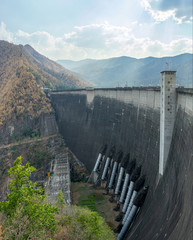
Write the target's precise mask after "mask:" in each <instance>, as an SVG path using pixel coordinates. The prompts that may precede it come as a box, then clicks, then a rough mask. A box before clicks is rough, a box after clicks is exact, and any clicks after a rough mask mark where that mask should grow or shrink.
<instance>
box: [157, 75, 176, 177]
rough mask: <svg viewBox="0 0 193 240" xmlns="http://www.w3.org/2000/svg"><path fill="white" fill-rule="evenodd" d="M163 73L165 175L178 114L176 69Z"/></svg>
mask: <svg viewBox="0 0 193 240" xmlns="http://www.w3.org/2000/svg"><path fill="white" fill-rule="evenodd" d="M161 75H162V76H161V96H160V100H161V102H160V154H159V174H160V175H163V173H164V169H165V165H166V161H167V158H168V154H169V149H170V144H171V140H172V133H173V128H174V121H175V114H176V71H162V72H161Z"/></svg>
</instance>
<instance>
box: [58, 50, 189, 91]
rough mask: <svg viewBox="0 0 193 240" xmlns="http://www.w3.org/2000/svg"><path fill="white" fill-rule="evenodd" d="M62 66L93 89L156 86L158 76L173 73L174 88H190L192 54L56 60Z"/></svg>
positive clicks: (158, 80) (158, 79) (159, 77)
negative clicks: (164, 71)
mask: <svg viewBox="0 0 193 240" xmlns="http://www.w3.org/2000/svg"><path fill="white" fill-rule="evenodd" d="M57 62H58V63H60V64H61V65H62V66H64V67H66V68H68V69H69V70H70V71H72V72H73V74H75V75H77V76H78V77H79V78H81V79H82V81H83V80H84V81H85V82H90V84H92V85H93V86H95V87H118V86H121V87H124V86H125V85H128V86H141V85H143V86H149V85H153V86H157V85H158V84H159V82H160V79H161V75H160V72H161V71H163V70H176V71H177V73H176V76H177V84H179V85H181V86H184V87H193V81H192V79H193V54H189V53H184V54H181V55H177V56H174V57H162V58H155V57H147V58H141V59H137V58H131V57H127V56H122V57H115V58H109V59H101V60H94V59H86V60H81V61H70V60H58V61H57Z"/></svg>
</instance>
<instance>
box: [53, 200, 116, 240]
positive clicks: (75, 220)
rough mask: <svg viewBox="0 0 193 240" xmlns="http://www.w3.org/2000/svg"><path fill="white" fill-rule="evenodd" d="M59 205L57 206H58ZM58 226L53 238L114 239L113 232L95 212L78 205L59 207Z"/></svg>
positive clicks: (74, 239)
mask: <svg viewBox="0 0 193 240" xmlns="http://www.w3.org/2000/svg"><path fill="white" fill-rule="evenodd" d="M58 207H59V206H58ZM59 209H60V214H59V215H58V216H57V219H58V221H59V224H60V227H59V228H58V231H57V234H56V235H55V237H54V239H56V240H59V239H61V240H62V239H68V240H114V239H115V238H114V236H113V232H112V231H111V230H110V228H109V227H108V225H107V224H106V222H105V221H104V219H103V218H102V217H100V216H99V215H98V213H97V212H92V211H90V210H89V209H85V208H82V207H78V206H66V205H64V204H63V206H62V207H59Z"/></svg>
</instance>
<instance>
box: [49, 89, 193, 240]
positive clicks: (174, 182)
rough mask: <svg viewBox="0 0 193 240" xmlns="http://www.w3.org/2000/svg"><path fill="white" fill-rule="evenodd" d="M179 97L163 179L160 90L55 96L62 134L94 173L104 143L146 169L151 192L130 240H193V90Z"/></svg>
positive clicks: (181, 90) (131, 230)
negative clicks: (128, 156)
mask: <svg viewBox="0 0 193 240" xmlns="http://www.w3.org/2000/svg"><path fill="white" fill-rule="evenodd" d="M176 97H177V99H176V101H177V105H176V117H175V123H174V130H173V136H172V140H171V146H170V150H169V155H168V160H167V163H166V166H165V172H164V174H163V176H162V177H161V178H160V179H159V147H160V146H159V144H160V140H159V138H160V90H159V88H120V89H118V88H117V89H93V90H92V89H89V90H74V91H63V92H51V93H50V98H51V102H52V104H53V107H54V109H55V113H56V120H57V123H58V127H59V131H60V133H61V134H62V135H63V137H64V139H65V142H66V144H67V146H68V147H69V148H70V149H71V151H72V152H73V153H74V154H75V155H76V156H77V157H78V159H79V160H80V161H82V162H83V163H84V164H85V166H86V168H87V169H88V170H89V171H90V172H91V171H92V169H93V167H94V164H95V161H96V159H97V156H98V153H99V150H100V148H101V146H102V145H104V144H107V145H108V148H110V147H111V146H112V145H115V147H116V151H119V150H122V151H123V153H124V154H125V155H126V154H127V153H128V152H129V153H130V157H131V159H132V158H136V162H137V165H142V172H143V174H146V178H147V179H146V184H147V185H149V186H150V187H149V192H148V195H147V198H146V201H145V203H144V205H143V207H142V209H141V211H140V212H139V214H138V217H137V219H136V220H135V222H134V224H133V225H132V228H130V230H129V231H128V232H127V235H126V237H125V239H131V240H141V239H143V240H150V239H151V240H154V239H159V240H163V239H168V240H178V239H179V240H182V239H186V240H192V239H193V217H192V216H193V204H192V202H193V193H192V191H193V181H192V179H193V91H192V90H185V89H177V93H176ZM158 180H159V181H158Z"/></svg>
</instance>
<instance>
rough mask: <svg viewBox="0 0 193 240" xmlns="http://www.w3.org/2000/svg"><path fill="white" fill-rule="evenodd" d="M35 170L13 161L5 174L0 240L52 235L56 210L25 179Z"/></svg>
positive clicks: (31, 183) (43, 237) (40, 189)
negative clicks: (5, 199) (1, 234)
mask: <svg viewBox="0 0 193 240" xmlns="http://www.w3.org/2000/svg"><path fill="white" fill-rule="evenodd" d="M35 170H36V169H35V168H34V167H32V166H30V165H29V164H28V163H27V164H26V165H22V161H21V157H19V158H17V159H16V161H15V162H14V164H13V167H12V168H10V170H9V171H8V174H9V176H10V178H11V180H10V182H9V186H8V187H9V194H8V195H7V201H4V202H1V203H0V210H1V211H3V212H4V214H5V216H6V219H5V221H4V223H3V239H13V240H15V239H20V240H22V239H25V240H26V239H49V237H50V236H52V235H53V234H54V233H55V232H56V220H55V213H56V212H57V208H56V207H54V206H53V205H52V204H50V203H46V202H45V201H44V200H45V196H44V195H42V193H43V190H42V188H40V187H37V186H36V185H37V184H36V183H33V182H32V181H30V180H29V177H30V174H31V173H32V172H34V171H35Z"/></svg>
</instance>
